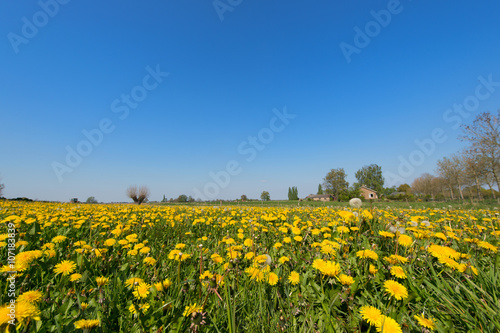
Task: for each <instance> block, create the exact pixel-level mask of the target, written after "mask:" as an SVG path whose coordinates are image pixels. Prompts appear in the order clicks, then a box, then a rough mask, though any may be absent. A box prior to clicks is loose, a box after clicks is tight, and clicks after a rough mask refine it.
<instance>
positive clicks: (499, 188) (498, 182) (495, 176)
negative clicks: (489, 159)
mask: <svg viewBox="0 0 500 333" xmlns="http://www.w3.org/2000/svg"><path fill="white" fill-rule="evenodd" d="M491 172H492V173H493V178H495V181H496V183H497V188H498V190H499V191H500V181H499V180H498V176H497V173H496V172H495V169H493V170H492V171H491ZM492 191H493V190H492ZM492 193H495V192H492ZM493 198H495V194H493Z"/></svg>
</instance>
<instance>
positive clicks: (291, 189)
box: [288, 186, 299, 200]
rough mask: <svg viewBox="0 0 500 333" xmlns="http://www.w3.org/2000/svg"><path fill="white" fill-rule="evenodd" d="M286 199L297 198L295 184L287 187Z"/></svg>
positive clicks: (297, 193)
mask: <svg viewBox="0 0 500 333" xmlns="http://www.w3.org/2000/svg"><path fill="white" fill-rule="evenodd" d="M288 200H299V190H298V189H297V187H296V186H294V187H289V188H288Z"/></svg>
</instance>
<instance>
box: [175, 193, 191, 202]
mask: <svg viewBox="0 0 500 333" xmlns="http://www.w3.org/2000/svg"><path fill="white" fill-rule="evenodd" d="M176 201H177V202H187V201H188V197H187V195H185V194H181V195H179V197H178V198H177V200H176Z"/></svg>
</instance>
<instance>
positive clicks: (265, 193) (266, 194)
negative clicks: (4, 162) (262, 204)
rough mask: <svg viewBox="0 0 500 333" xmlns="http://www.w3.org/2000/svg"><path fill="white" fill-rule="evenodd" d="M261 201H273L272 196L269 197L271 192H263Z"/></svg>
mask: <svg viewBox="0 0 500 333" xmlns="http://www.w3.org/2000/svg"><path fill="white" fill-rule="evenodd" d="M260 199H261V200H264V201H269V200H271V196H270V195H269V192H267V191H263V192H262V193H261V194H260Z"/></svg>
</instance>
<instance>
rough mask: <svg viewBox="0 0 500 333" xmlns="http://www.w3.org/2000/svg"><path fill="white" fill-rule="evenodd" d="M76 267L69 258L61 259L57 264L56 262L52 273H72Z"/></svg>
mask: <svg viewBox="0 0 500 333" xmlns="http://www.w3.org/2000/svg"><path fill="white" fill-rule="evenodd" d="M75 268H76V264H75V263H74V262H73V261H71V260H63V261H62V262H60V263H59V264H57V265H56V266H55V268H54V273H56V274H62V275H69V274H71V273H73V271H74V270H75Z"/></svg>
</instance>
